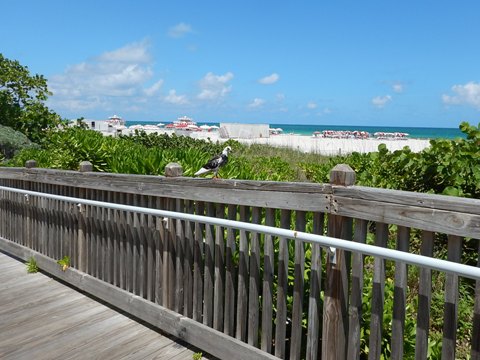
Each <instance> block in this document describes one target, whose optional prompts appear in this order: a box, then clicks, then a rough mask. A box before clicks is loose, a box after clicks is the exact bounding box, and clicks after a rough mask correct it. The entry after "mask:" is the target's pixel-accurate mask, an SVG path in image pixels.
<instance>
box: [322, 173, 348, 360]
mask: <svg viewBox="0 0 480 360" xmlns="http://www.w3.org/2000/svg"><path fill="white" fill-rule="evenodd" d="M330 184H331V185H334V186H351V185H354V184H355V172H354V171H353V170H352V168H351V167H350V166H348V165H345V164H338V165H336V166H335V167H334V168H333V169H332V170H331V172H330ZM330 209H331V210H330V214H329V215H328V236H331V237H335V238H339V239H345V240H351V239H352V220H351V219H349V218H345V217H343V216H339V215H336V213H337V212H338V203H337V202H336V199H335V191H333V196H332V206H331V207H330ZM329 251H330V256H327V274H326V282H325V283H326V285H325V300H324V307H323V336H322V359H329V360H330V359H331V360H338V359H346V355H347V337H348V306H347V305H348V272H349V267H350V265H349V259H350V257H349V256H348V254H346V253H345V251H344V250H340V249H335V248H333V247H332V248H330V249H329Z"/></svg>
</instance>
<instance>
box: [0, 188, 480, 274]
mask: <svg viewBox="0 0 480 360" xmlns="http://www.w3.org/2000/svg"><path fill="white" fill-rule="evenodd" d="M0 190H3V191H10V192H14V193H20V194H24V195H26V196H37V197H41V198H47V199H54V200H61V201H66V202H72V203H77V204H82V205H90V206H97V207H102V208H107V209H115V210H122V211H130V212H137V213H142V214H146V215H152V216H159V217H163V218H172V219H178V220H185V221H193V222H200V223H204V224H209V225H218V226H222V227H225V228H231V229H238V230H245V231H250V232H256V233H263V234H267V235H272V236H278V237H283V238H287V239H292V240H301V241H305V242H308V243H312V244H319V245H320V246H322V247H327V248H329V249H332V248H333V249H343V250H348V251H352V252H358V253H361V254H365V255H371V256H377V257H380V258H382V259H388V260H394V261H400V262H403V263H406V264H410V265H417V266H420V267H424V268H429V269H432V270H439V271H444V272H448V273H452V274H456V275H460V276H464V277H468V278H471V279H475V280H480V268H479V267H475V266H469V265H465V264H460V263H456V262H451V261H447V260H441V259H435V258H431V257H428V256H423V255H418V254H411V253H408V252H404V251H399V250H394V249H388V248H383V247H379V246H375V245H369V244H363V243H358V242H354V241H350V240H343V239H337V238H333V237H330V236H324V235H317V234H310V233H306V232H301V231H296V230H290V229H282V228H276V227H272V226H266V225H260V224H251V223H246V222H241V221H236V220H228V219H219V218H215V217H209V216H203V215H194V214H188V213H180V212H174V211H168V210H157V209H151V208H145V207H139V206H131V205H122V204H115V203H109V202H103V201H96V200H87V199H80V198H74V197H68V196H62V195H54V194H47V193H41V192H35V191H30V190H23V189H17V188H12V187H6V186H0Z"/></svg>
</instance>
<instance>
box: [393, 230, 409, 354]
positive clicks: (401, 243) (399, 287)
mask: <svg viewBox="0 0 480 360" xmlns="http://www.w3.org/2000/svg"><path fill="white" fill-rule="evenodd" d="M409 239H410V229H409V228H406V227H403V226H399V227H398V233H397V250H399V251H405V252H408V246H409ZM406 298H407V264H405V263H402V262H399V261H397V262H395V288H394V291H393V318H392V355H391V356H392V359H398V360H402V359H403V358H404V354H403V343H404V336H405V311H406Z"/></svg>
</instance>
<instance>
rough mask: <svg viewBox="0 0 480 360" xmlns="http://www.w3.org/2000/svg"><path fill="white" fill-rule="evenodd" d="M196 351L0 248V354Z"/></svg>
mask: <svg viewBox="0 0 480 360" xmlns="http://www.w3.org/2000/svg"><path fill="white" fill-rule="evenodd" d="M196 351H198V350H195V349H193V348H188V347H185V344H183V345H181V344H179V343H177V342H175V341H174V340H172V339H171V338H170V337H167V336H165V335H163V334H161V333H159V332H157V331H155V330H152V329H151V328H149V327H147V326H144V325H142V324H140V323H138V322H136V321H135V320H133V319H130V318H129V317H127V316H125V315H122V314H121V313H119V312H117V311H115V310H114V309H111V308H109V307H107V306H105V305H103V304H101V303H99V302H97V301H95V300H94V299H92V298H90V297H87V296H85V295H84V294H82V293H80V292H78V291H76V290H74V289H72V288H70V287H68V286H66V285H63V284H62V283H60V282H58V281H56V280H54V279H52V278H50V277H48V276H46V275H44V274H41V273H36V274H28V273H27V271H26V266H25V264H24V263H22V262H20V261H18V260H16V259H13V258H11V257H9V256H7V255H5V254H3V253H1V252H0V359H2V360H5V359H16V360H17V359H36V360H39V359H49V360H52V359H62V360H67V359H102V360H103V359H175V360H182V359H185V360H186V359H189V360H191V359H192V357H193V354H194V353H195V352H196Z"/></svg>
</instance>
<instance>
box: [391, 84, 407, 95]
mask: <svg viewBox="0 0 480 360" xmlns="http://www.w3.org/2000/svg"><path fill="white" fill-rule="evenodd" d="M392 90H393V91H394V92H396V93H398V94H400V93H402V92H403V91H404V90H405V85H403V84H402V83H400V82H397V83H394V84H393V85H392Z"/></svg>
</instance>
